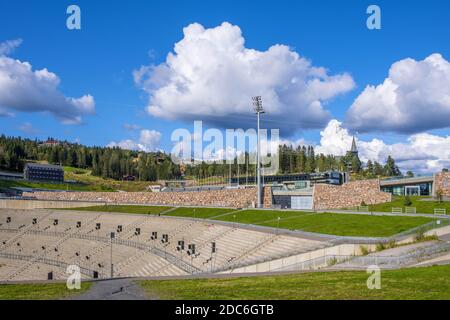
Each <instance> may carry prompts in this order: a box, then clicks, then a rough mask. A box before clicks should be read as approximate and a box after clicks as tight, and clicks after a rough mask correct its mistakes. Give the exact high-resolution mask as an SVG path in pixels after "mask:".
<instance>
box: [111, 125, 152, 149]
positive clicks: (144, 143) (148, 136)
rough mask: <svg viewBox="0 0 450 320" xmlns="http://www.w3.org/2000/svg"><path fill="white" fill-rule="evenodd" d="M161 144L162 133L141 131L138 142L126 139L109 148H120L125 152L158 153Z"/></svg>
mask: <svg viewBox="0 0 450 320" xmlns="http://www.w3.org/2000/svg"><path fill="white" fill-rule="evenodd" d="M160 142H161V132H159V131H156V130H147V129H144V130H141V132H140V137H139V140H138V141H135V140H131V139H126V140H121V141H119V142H115V141H112V142H110V143H109V144H108V147H110V148H113V147H118V148H121V149H124V150H137V151H145V152H151V151H158V148H159V144H160Z"/></svg>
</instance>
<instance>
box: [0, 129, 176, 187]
mask: <svg viewBox="0 0 450 320" xmlns="http://www.w3.org/2000/svg"><path fill="white" fill-rule="evenodd" d="M48 141H51V143H48V142H42V141H38V140H29V139H22V138H16V137H6V136H4V135H2V136H0V169H3V170H8V171H17V172H20V171H22V170H23V166H24V164H25V163H26V162H27V161H45V162H48V163H51V164H60V165H63V166H70V167H74V168H82V169H86V168H88V169H91V170H92V171H91V174H92V175H94V176H99V177H103V178H112V179H117V180H120V179H122V178H123V176H125V175H134V176H136V177H137V178H138V179H139V180H141V181H156V180H158V179H172V178H175V177H179V176H180V170H179V166H177V165H175V164H173V163H172V161H171V159H170V157H169V156H167V155H166V154H164V153H161V152H157V153H145V152H137V151H130V150H122V149H119V148H107V147H87V146H83V145H81V144H74V143H69V142H67V141H55V140H53V139H50V138H49V140H48Z"/></svg>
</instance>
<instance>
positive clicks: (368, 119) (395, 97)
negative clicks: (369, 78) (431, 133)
mask: <svg viewBox="0 0 450 320" xmlns="http://www.w3.org/2000/svg"><path fill="white" fill-rule="evenodd" d="M345 123H346V126H347V127H348V128H350V129H352V130H354V131H359V132H371V131H393V132H399V133H417V132H423V131H426V130H431V129H438V128H445V127H449V126H450V63H449V62H448V61H447V60H445V59H444V58H443V57H442V56H441V55H440V54H432V55H430V56H429V57H427V58H426V59H425V60H422V61H416V60H413V59H404V60H401V61H398V62H396V63H394V64H393V65H392V67H391V69H390V70H389V76H388V77H387V78H386V79H385V80H384V82H383V83H382V84H379V85H378V86H367V87H366V88H365V90H364V91H363V92H362V93H361V94H360V95H359V96H358V97H357V98H356V100H355V101H354V103H353V105H352V106H351V107H350V109H349V110H348V112H347V119H346V121H345Z"/></svg>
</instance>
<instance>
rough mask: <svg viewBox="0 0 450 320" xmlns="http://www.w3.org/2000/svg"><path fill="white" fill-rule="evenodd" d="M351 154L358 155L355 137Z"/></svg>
mask: <svg viewBox="0 0 450 320" xmlns="http://www.w3.org/2000/svg"><path fill="white" fill-rule="evenodd" d="M350 152H352V153H358V148H357V147H356V140H355V137H353V141H352V148H351V149H350Z"/></svg>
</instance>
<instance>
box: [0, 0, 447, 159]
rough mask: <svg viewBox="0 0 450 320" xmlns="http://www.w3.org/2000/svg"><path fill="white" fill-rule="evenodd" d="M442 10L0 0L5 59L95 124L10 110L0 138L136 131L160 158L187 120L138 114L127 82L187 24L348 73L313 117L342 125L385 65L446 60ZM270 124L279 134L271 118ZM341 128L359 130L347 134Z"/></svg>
mask: <svg viewBox="0 0 450 320" xmlns="http://www.w3.org/2000/svg"><path fill="white" fill-rule="evenodd" d="M70 4H76V5H78V6H79V7H80V8H81V17H82V29H81V30H68V29H67V28H66V18H67V17H68V15H67V14H66V8H67V7H68V6H69V5H70ZM370 4H377V5H379V6H380V8H381V10H382V29H381V30H369V29H367V27H366V19H367V17H368V15H367V14H366V8H367V7H368V6H369V5H370ZM449 12H450V3H449V2H448V1H445V0H441V1H439V0H434V1H413V2H408V4H406V2H405V1H392V0H391V1H360V0H354V1H350V0H349V1H258V2H255V1H250V0H249V1H170V2H168V1H109V2H105V1H93V0H89V1H83V0H76V1H63V0H59V1H21V0H15V1H7V0H0V43H2V42H4V41H7V40H14V39H22V40H23V42H22V43H21V44H20V46H17V48H15V50H14V51H13V52H10V53H8V57H11V58H14V59H18V60H20V61H22V62H24V61H27V62H29V63H30V64H31V65H32V68H33V70H40V69H44V68H46V69H47V70H48V71H49V72H52V73H54V74H56V75H57V76H58V78H59V79H60V84H59V86H58V87H57V88H58V91H59V92H61V93H62V94H64V96H66V97H75V98H79V97H82V96H83V95H88V94H89V95H91V96H92V97H93V99H94V100H95V114H93V115H91V114H87V115H83V121H82V123H81V124H77V125H73V124H72V125H67V124H64V123H62V122H61V119H58V118H57V117H54V116H52V114H49V113H48V112H47V113H42V112H39V113H36V112H32V110H29V109H27V110H26V111H17V110H14V109H13V108H11V107H10V106H8V105H6V106H3V107H4V109H6V110H9V111H12V113H14V116H4V117H0V128H1V130H0V131H1V133H4V134H7V135H15V136H16V135H21V136H25V137H30V138H34V137H39V138H45V137H47V136H53V137H56V138H59V139H67V140H70V141H75V140H77V141H80V142H81V143H83V144H87V145H107V144H109V143H110V142H111V141H116V142H118V141H122V140H126V139H129V140H133V141H137V140H139V134H140V130H142V129H148V130H155V131H158V132H160V133H161V142H160V145H159V147H160V148H162V149H165V150H170V148H171V146H172V144H171V142H170V134H171V132H172V131H173V130H174V129H176V128H180V127H187V128H191V127H192V121H191V118H186V117H183V116H182V115H181V116H180V117H175V118H172V119H169V120H167V119H162V118H161V117H158V116H155V115H154V114H153V115H152V114H149V113H148V112H146V107H147V106H148V105H149V104H150V103H149V91H148V90H146V89H145V88H144V87H145V86H144V85H139V84H137V83H136V82H135V81H134V79H133V71H135V70H138V69H139V68H140V67H141V66H149V65H160V64H161V63H164V62H165V60H166V56H167V54H168V53H169V52H173V50H174V45H175V43H177V42H179V41H181V40H182V39H183V28H185V27H187V26H188V25H190V24H192V23H199V24H201V25H202V26H203V27H204V29H208V28H215V27H218V26H220V25H221V24H222V23H223V22H229V23H230V24H231V25H232V26H237V27H239V28H240V30H241V32H242V37H243V38H244V39H245V48H248V49H255V50H258V51H261V52H264V51H266V50H268V49H269V48H270V47H271V46H273V45H275V44H283V45H286V46H289V48H290V50H291V51H292V52H296V53H298V54H299V55H300V57H302V58H303V57H304V58H306V59H308V60H309V61H310V63H311V65H312V66H314V67H323V68H326V70H328V74H329V75H330V76H333V75H342V74H348V75H349V76H350V77H351V79H352V80H353V82H354V85H353V87H352V88H351V89H346V90H342V92H340V93H339V94H336V95H334V96H333V97H331V98H330V99H323V101H322V102H323V105H322V107H323V108H324V109H326V110H327V111H328V112H329V114H330V117H329V119H328V120H330V119H337V120H339V121H341V122H345V119H346V117H348V114H347V113H348V110H349V108H350V106H352V104H354V102H355V99H356V98H357V97H358V96H359V95H361V94H362V92H363V91H364V88H365V87H366V86H367V85H379V84H382V83H383V81H384V80H385V78H386V77H387V76H388V72H389V69H390V68H391V66H392V64H394V63H396V62H398V61H401V60H403V59H406V58H412V59H414V60H416V61H422V60H424V59H425V58H427V57H428V56H430V55H431V54H433V53H439V54H440V55H441V56H442V57H443V59H444V60H447V61H448V59H449V58H450V42H449V41H448V39H449V36H450V19H449ZM447 79H448V78H447ZM0 85H1V82H0ZM443 85H445V84H443ZM430 90H431V89H430ZM0 91H1V90H0ZM446 93H448V92H444V93H442V92H441V95H442V94H444V95H445V94H446ZM0 94H1V92H0ZM1 101H2V100H1V97H0V103H1ZM0 107H1V106H0ZM363 107H364V106H361V107H360V108H363ZM425 107H426V106H424V108H425ZM249 108H250V101H249ZM449 109H450V107H449ZM444 115H445V113H444ZM234 116H235V115H234ZM270 116H271V115H270V114H269V113H268V114H267V115H265V117H270ZM441 118H442V117H441ZM205 119H206V118H205ZM208 119H209V118H208ZM233 119H234V118H233V116H230V118H227V116H224V117H223V119H222V120H217V119H215V120H214V121H212V124H211V125H217V124H218V123H220V125H224V126H225V125H227V124H230V127H232V128H233V125H234V122H233ZM277 119H278V120H277V121H278V124H279V125H280V126H282V125H283V124H282V123H281V120H280V119H282V118H281V117H280V118H277ZM352 119H353V118H352ZM198 120H202V119H198ZM429 121H430V122H432V121H434V120H433V119H429ZM286 122H287V123H288V120H287V119H286ZM374 122H377V121H374ZM124 124H132V125H137V126H139V129H136V130H127V129H126V128H124ZM278 124H277V125H278ZM137 126H136V128H137ZM343 126H345V123H344V125H343ZM449 126H450V121H449V122H448V124H447V123H445V121H443V123H442V124H440V125H439V126H438V127H439V128H434V126H428V127H427V126H425V127H424V128H422V129H421V131H420V132H411V131H410V130H407V129H405V128H404V127H402V128H400V127H399V128H400V129H397V127H396V124H393V125H385V126H383V125H380V127H379V128H372V129H371V130H369V131H367V132H364V133H362V134H360V135H359V139H361V141H367V143H369V142H371V141H373V140H372V139H373V138H378V139H381V140H383V141H384V143H385V144H386V145H387V146H391V145H393V144H398V143H402V144H404V146H406V147H407V146H408V139H409V138H410V137H411V135H412V134H417V133H421V132H428V133H429V134H431V135H433V136H435V137H444V138H445V137H447V136H448V135H449V133H450V130H449ZM290 127H293V128H289V130H285V131H284V132H283V135H284V136H285V138H286V139H289V140H291V141H296V140H298V139H301V138H303V139H305V140H306V141H310V142H313V143H316V144H319V143H320V138H321V136H320V131H321V130H323V129H324V127H325V126H324V125H323V124H322V125H321V126H319V125H316V126H315V127H314V128H312V129H304V128H302V125H298V126H296V125H293V126H290ZM348 129H353V131H360V130H356V129H355V128H350V127H349V126H348ZM353 131H352V130H350V134H351V133H352V132H353ZM344 138H345V139H347V137H344ZM445 143H447V142H445ZM421 157H422V155H415V156H411V157H410V158H408V159H405V161H411V160H417V161H418V160H419V158H421ZM433 157H434V158H439V159H438V160H446V159H441V158H442V157H444V158H445V157H446V155H445V154H444V155H439V156H436V155H434V154H433V155H431V156H430V158H429V160H430V159H431V160H433V159H432V158H433ZM444 162H445V161H444ZM405 167H406V166H405Z"/></svg>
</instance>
